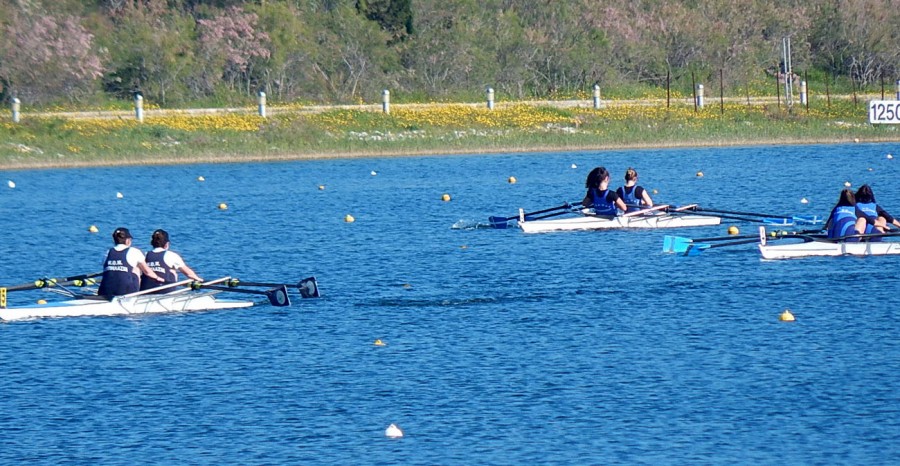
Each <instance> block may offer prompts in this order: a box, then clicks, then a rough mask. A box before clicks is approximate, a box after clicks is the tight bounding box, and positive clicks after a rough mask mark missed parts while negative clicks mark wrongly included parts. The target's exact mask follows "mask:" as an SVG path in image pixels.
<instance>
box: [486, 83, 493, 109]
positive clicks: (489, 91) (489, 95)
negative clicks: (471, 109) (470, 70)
mask: <svg viewBox="0 0 900 466" xmlns="http://www.w3.org/2000/svg"><path fill="white" fill-rule="evenodd" d="M487 108H488V110H493V109H494V88H493V87H489V88H487Z"/></svg>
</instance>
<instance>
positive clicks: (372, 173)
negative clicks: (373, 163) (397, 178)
mask: <svg viewBox="0 0 900 466" xmlns="http://www.w3.org/2000/svg"><path fill="white" fill-rule="evenodd" d="M369 174H370V175H372V176H375V175H377V174H378V172H376V171H375V170H372V171H371V173H369Z"/></svg>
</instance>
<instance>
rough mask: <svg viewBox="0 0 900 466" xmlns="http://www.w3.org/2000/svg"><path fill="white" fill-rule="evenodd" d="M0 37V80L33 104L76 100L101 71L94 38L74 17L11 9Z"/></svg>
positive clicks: (11, 94) (95, 80) (87, 89)
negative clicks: (1, 37)
mask: <svg viewBox="0 0 900 466" xmlns="http://www.w3.org/2000/svg"><path fill="white" fill-rule="evenodd" d="M7 14H8V15H9V16H8V18H7V22H6V23H5V24H4V25H3V26H2V27H3V30H2V36H3V39H2V40H0V82H2V83H4V85H5V88H6V89H5V91H6V94H7V95H8V96H11V97H18V98H20V99H22V100H24V101H27V102H31V103H46V102H52V101H58V100H60V99H69V100H72V101H74V100H78V99H79V98H80V97H81V96H83V95H84V94H85V93H86V92H88V91H90V90H91V89H92V88H93V87H94V85H95V84H96V82H97V80H98V79H99V78H100V77H101V76H102V74H103V65H102V63H101V59H100V53H98V52H97V51H96V50H94V48H95V47H94V43H93V42H94V36H93V35H92V34H90V33H88V32H87V30H85V28H84V27H83V26H81V24H80V23H79V21H78V19H77V18H76V17H74V16H67V15H66V16H53V15H41V14H30V13H27V12H25V11H22V10H16V9H13V10H11V11H8V12H7Z"/></svg>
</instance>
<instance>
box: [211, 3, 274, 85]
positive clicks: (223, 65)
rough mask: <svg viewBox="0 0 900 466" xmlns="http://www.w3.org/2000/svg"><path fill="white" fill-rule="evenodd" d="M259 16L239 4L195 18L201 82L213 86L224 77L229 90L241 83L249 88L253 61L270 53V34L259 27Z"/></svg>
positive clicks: (267, 56)
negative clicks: (201, 67)
mask: <svg viewBox="0 0 900 466" xmlns="http://www.w3.org/2000/svg"><path fill="white" fill-rule="evenodd" d="M258 20H259V17H258V16H257V15H256V13H250V12H246V11H244V10H243V8H241V7H237V6H232V7H229V8H228V9H226V10H224V11H222V12H221V13H220V14H218V15H216V16H215V17H213V18H212V19H201V20H199V21H197V29H198V37H197V46H198V58H199V59H200V60H201V61H202V63H203V65H204V66H203V70H204V72H203V77H204V79H203V83H204V85H205V87H206V90H207V91H210V90H212V88H213V87H214V85H215V83H216V82H217V81H218V80H219V79H224V80H225V81H226V82H227V83H228V85H229V87H230V89H231V90H234V89H235V84H236V83H240V84H241V88H242V89H243V90H244V91H245V92H247V93H250V92H251V88H252V87H253V83H254V81H255V80H256V79H257V77H256V76H254V71H255V65H256V63H257V62H256V61H255V60H254V59H256V58H260V59H266V58H269V56H270V51H269V49H268V48H267V47H268V45H269V44H270V40H269V35H268V34H267V33H266V32H264V31H261V30H258V28H257V23H258Z"/></svg>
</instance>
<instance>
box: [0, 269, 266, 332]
mask: <svg viewBox="0 0 900 466" xmlns="http://www.w3.org/2000/svg"><path fill="white" fill-rule="evenodd" d="M230 278H231V277H223V278H220V279H218V280H210V281H207V282H204V285H213V284H216V283H225V282H227V281H228V280H229V279H230ZM190 285H191V280H183V281H180V282H176V283H171V284H168V285H165V286H161V287H159V288H154V289H152V290H146V291H138V292H136V293H131V294H127V295H124V296H116V297H114V298H112V299H111V300H108V299H105V298H103V297H101V296H81V295H78V296H76V295H74V294H73V297H75V299H71V300H68V301H62V302H51V303H47V304H35V305H30V306H23V307H17V308H0V320H6V321H10V320H23V319H36V318H42V317H77V316H133V315H145V314H161V313H172V312H195V311H210V310H217V309H233V308H242V307H250V306H253V302H252V301H236V300H235V301H232V300H220V299H217V298H216V296H215V295H216V294H218V293H219V292H220V291H219V290H204V289H202V288H201V289H199V290H194V289H191V288H190V287H189V286H190ZM167 288H172V289H173V290H172V291H171V292H169V293H166V294H154V292H155V291H159V290H165V289H167Z"/></svg>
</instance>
